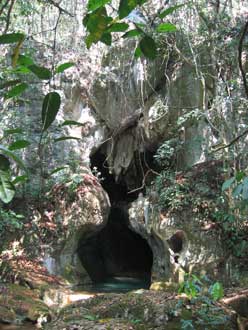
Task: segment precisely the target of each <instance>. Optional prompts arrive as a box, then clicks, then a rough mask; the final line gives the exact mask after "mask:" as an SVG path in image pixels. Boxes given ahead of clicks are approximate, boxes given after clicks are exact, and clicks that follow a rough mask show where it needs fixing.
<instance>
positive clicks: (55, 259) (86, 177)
mask: <svg viewBox="0 0 248 330" xmlns="http://www.w3.org/2000/svg"><path fill="white" fill-rule="evenodd" d="M51 197H52V199H53V211H52V213H53V217H54V221H55V222H56V223H58V224H60V227H61V231H62V235H61V237H60V238H59V239H58V241H57V242H55V243H54V244H53V246H54V249H55V250H57V254H56V253H55V254H54V255H53V256H52V257H51V256H47V257H46V261H47V263H48V258H50V259H49V263H50V264H53V266H52V269H51V271H52V272H54V273H56V274H61V275H62V276H64V277H65V278H66V279H67V280H68V281H69V282H72V283H75V282H77V281H79V282H81V283H82V282H84V280H86V281H87V280H89V277H88V274H87V272H86V271H85V269H84V268H83V266H82V264H81V262H80V260H79V259H78V255H77V249H78V244H79V241H80V239H82V238H87V237H88V236H91V235H94V234H95V233H97V232H98V231H100V230H101V229H102V228H103V227H104V226H105V225H106V222H107V219H108V214H109V208H110V202H109V198H108V195H107V193H106V192H105V191H104V190H103V188H102V186H101V184H100V183H99V181H98V180H97V178H96V177H95V176H93V175H92V174H90V172H89V171H85V172H84V173H82V175H81V182H80V183H79V184H77V185H76V186H73V184H72V185H69V184H68V185H57V186H55V187H54V188H53V190H52V191H51ZM51 258H52V259H51Z"/></svg>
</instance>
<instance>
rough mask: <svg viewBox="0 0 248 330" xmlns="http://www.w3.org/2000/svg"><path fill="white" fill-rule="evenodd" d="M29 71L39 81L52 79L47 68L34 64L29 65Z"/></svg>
mask: <svg viewBox="0 0 248 330" xmlns="http://www.w3.org/2000/svg"><path fill="white" fill-rule="evenodd" d="M28 69H29V70H31V71H32V72H33V73H34V74H35V75H36V77H38V78H39V79H41V80H49V79H51V77H52V73H51V71H50V70H48V69H47V68H44V67H43V66H38V65H36V64H32V65H29V67H28Z"/></svg>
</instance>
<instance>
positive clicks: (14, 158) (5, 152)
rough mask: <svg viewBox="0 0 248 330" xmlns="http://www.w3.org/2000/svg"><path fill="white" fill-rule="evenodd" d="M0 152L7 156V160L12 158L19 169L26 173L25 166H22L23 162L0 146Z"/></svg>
mask: <svg viewBox="0 0 248 330" xmlns="http://www.w3.org/2000/svg"><path fill="white" fill-rule="evenodd" d="M0 151H1V152H2V153H3V154H5V155H7V156H8V157H9V158H12V159H13V160H14V161H15V162H16V163H17V164H18V165H19V167H20V168H22V169H24V170H25V171H27V169H26V166H25V165H24V163H23V161H22V160H21V159H20V158H19V157H18V156H17V155H16V154H15V153H14V152H12V151H11V150H9V149H7V148H5V147H4V146H2V145H0Z"/></svg>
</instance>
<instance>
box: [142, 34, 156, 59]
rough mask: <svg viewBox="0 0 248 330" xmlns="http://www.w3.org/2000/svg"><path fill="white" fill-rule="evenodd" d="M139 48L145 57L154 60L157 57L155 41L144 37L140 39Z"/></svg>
mask: <svg viewBox="0 0 248 330" xmlns="http://www.w3.org/2000/svg"><path fill="white" fill-rule="evenodd" d="M139 47H140V49H141V51H142V53H143V54H144V56H145V57H147V58H149V59H151V60H154V59H155V58H156V56H157V46H156V43H155V41H154V40H153V39H152V38H151V37H149V36H145V37H143V38H142V39H141V41H140V43H139Z"/></svg>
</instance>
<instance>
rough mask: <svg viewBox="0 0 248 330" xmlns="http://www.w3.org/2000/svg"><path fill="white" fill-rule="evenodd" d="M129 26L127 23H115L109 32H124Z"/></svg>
mask: <svg viewBox="0 0 248 330" xmlns="http://www.w3.org/2000/svg"><path fill="white" fill-rule="evenodd" d="M128 27H129V25H128V24H127V23H114V24H112V25H111V26H110V27H109V28H108V32H124V31H126V30H127V29H128Z"/></svg>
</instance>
